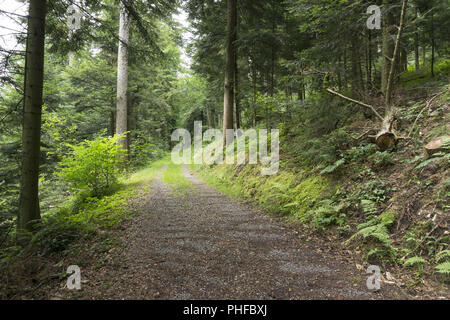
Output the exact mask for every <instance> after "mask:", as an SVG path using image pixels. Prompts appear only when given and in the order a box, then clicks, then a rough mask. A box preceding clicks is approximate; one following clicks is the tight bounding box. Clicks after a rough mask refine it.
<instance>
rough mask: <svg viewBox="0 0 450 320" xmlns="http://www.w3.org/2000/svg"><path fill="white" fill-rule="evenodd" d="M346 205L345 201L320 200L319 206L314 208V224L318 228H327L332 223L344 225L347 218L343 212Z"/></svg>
mask: <svg viewBox="0 0 450 320" xmlns="http://www.w3.org/2000/svg"><path fill="white" fill-rule="evenodd" d="M344 207H345V206H344V204H343V203H339V204H336V203H334V202H333V201H331V200H329V199H325V200H322V201H320V204H319V205H318V207H317V208H315V209H313V210H312V211H313V213H312V215H313V218H312V224H313V225H314V226H315V227H316V228H318V229H325V228H326V227H329V226H330V225H337V226H340V227H342V226H343V225H344V223H345V218H346V215H345V213H343V212H342V209H344Z"/></svg>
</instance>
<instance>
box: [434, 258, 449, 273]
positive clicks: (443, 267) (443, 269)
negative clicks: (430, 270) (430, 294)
mask: <svg viewBox="0 0 450 320" xmlns="http://www.w3.org/2000/svg"><path fill="white" fill-rule="evenodd" d="M435 268H436V269H437V272H439V273H441V274H444V275H450V261H446V262H444V263H441V264H439V265H437V266H436V267H435Z"/></svg>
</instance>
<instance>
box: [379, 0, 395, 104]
mask: <svg viewBox="0 0 450 320" xmlns="http://www.w3.org/2000/svg"><path fill="white" fill-rule="evenodd" d="M394 2H395V1H393V0H383V6H384V11H385V15H384V18H383V45H382V55H383V57H382V61H383V64H382V67H381V69H382V70H381V92H383V94H384V95H385V96H386V87H387V83H388V78H389V71H390V69H391V61H392V57H393V53H394V40H393V39H392V30H393V28H394V24H395V20H394V15H393V14H392V5H393V4H394Z"/></svg>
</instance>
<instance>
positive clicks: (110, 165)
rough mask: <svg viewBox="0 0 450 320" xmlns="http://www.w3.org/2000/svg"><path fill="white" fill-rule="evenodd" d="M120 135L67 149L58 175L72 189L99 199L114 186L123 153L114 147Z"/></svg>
mask: <svg viewBox="0 0 450 320" xmlns="http://www.w3.org/2000/svg"><path fill="white" fill-rule="evenodd" d="M119 139H121V136H118V135H115V136H114V137H112V138H102V137H99V138H97V139H95V140H92V141H89V140H86V141H84V142H82V143H80V144H79V145H76V146H72V145H71V146H70V147H71V148H72V151H71V152H70V153H69V154H68V155H67V156H65V157H64V159H63V161H62V162H61V165H62V168H61V171H60V172H59V175H60V176H61V177H62V178H63V179H64V180H65V181H67V182H68V183H69V184H70V186H71V189H72V190H77V191H83V190H84V191H89V192H92V195H93V196H101V195H102V194H104V193H105V192H106V191H107V190H108V189H109V188H111V187H112V186H113V185H114V184H116V183H117V179H118V174H119V165H120V161H121V157H122V156H123V155H124V152H123V150H121V148H120V147H119V146H118V145H117V142H118V140H119Z"/></svg>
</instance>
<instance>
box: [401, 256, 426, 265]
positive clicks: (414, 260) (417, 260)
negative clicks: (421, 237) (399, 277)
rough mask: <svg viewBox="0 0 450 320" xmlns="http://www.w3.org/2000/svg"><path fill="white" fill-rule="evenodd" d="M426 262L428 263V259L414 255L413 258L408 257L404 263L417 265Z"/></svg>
mask: <svg viewBox="0 0 450 320" xmlns="http://www.w3.org/2000/svg"><path fill="white" fill-rule="evenodd" d="M424 263H427V260H425V259H424V258H422V257H412V258H409V259H407V260H406V261H405V262H404V263H403V265H404V266H405V267H413V266H415V265H422V264H424Z"/></svg>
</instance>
